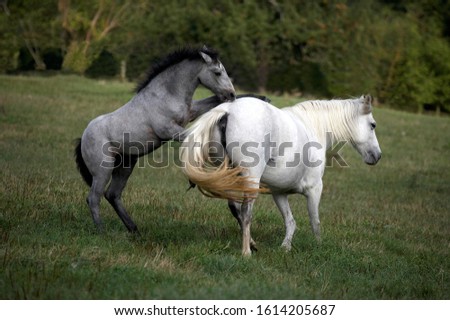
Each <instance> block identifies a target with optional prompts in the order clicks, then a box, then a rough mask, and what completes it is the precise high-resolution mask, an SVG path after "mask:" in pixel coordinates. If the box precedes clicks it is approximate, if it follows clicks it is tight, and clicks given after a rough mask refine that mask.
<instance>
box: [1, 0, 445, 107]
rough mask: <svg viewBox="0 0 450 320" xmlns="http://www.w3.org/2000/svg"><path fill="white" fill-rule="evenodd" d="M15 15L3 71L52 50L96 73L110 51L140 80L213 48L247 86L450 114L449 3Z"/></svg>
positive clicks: (81, 4)
mask: <svg viewBox="0 0 450 320" xmlns="http://www.w3.org/2000/svg"><path fill="white" fill-rule="evenodd" d="M8 8H9V9H8V13H9V14H6V11H5V10H3V11H4V12H2V13H0V32H2V34H4V35H6V36H4V37H3V38H4V39H5V40H3V41H2V42H1V43H0V72H6V71H13V70H15V69H17V68H19V69H20V68H21V65H22V64H19V63H18V60H17V59H18V58H19V56H20V58H23V57H28V58H30V57H31V58H32V60H30V61H32V63H31V64H29V66H32V67H33V68H35V69H45V68H47V66H46V64H47V63H46V61H45V59H44V57H43V53H44V52H46V51H47V50H49V48H51V49H52V50H54V49H58V50H59V52H61V53H62V56H63V62H62V69H64V70H66V71H70V72H76V73H80V74H86V72H87V70H89V69H90V68H91V65H92V64H93V63H94V61H96V62H95V63H96V64H98V62H99V61H98V58H99V55H100V54H101V52H105V51H108V52H110V53H111V54H112V55H113V56H114V59H115V60H117V61H118V62H119V63H120V65H121V66H123V69H122V72H124V71H125V67H126V75H127V77H128V78H129V79H132V80H134V79H136V78H138V77H140V76H141V75H142V74H144V73H145V71H146V70H147V69H148V68H149V66H150V65H151V64H152V63H153V62H154V61H155V59H157V58H158V57H160V56H162V55H164V54H166V53H167V52H168V51H170V50H173V49H175V48H178V47H181V46H185V45H186V44H190V45H203V44H207V45H210V46H213V47H215V48H216V49H218V50H219V51H220V52H221V54H222V60H223V62H224V64H225V65H226V67H227V69H228V71H229V73H230V75H231V76H232V77H233V79H234V82H235V83H236V84H237V85H238V86H239V87H241V88H245V89H247V90H258V91H266V90H268V91H277V92H293V93H296V94H300V95H315V96H326V97H348V96H356V95H360V94H362V93H371V94H372V95H374V96H376V97H377V98H378V100H379V101H380V102H382V103H385V104H388V105H390V106H392V107H394V108H400V109H404V110H408V111H419V112H421V111H422V110H423V109H424V108H428V109H430V108H431V109H434V110H441V111H446V112H448V111H449V108H450V107H449V101H450V89H448V88H449V68H450V66H449V65H450V59H449V58H448V57H449V51H450V49H449V46H450V42H449V39H450V29H449V25H450V14H449V12H450V4H449V2H448V1H444V0H427V1H419V0H414V1H390V0H365V1H349V0H326V1H325V0H321V1H315V0H314V1H313V0H306V1H293V0H270V1H258V0H231V1H230V0H219V1H217V0H206V1H194V0H181V1H180V0H154V1H144V0H138V1H131V0H119V1H117V0H98V1H70V0H44V1H39V2H37V1H35V0H32V1H22V0H17V1H13V2H10V3H9V5H8ZM24 51H26V52H28V53H27V54H26V55H25V56H24V55H23V52H24ZM20 52H22V53H21V54H20V55H19V53H20ZM90 70H92V69H90ZM116 72H118V71H116ZM122 76H123V75H122Z"/></svg>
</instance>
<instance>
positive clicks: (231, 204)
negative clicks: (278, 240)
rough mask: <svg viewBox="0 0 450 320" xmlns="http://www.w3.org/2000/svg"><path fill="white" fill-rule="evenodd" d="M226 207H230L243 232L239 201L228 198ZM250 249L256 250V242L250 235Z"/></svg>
mask: <svg viewBox="0 0 450 320" xmlns="http://www.w3.org/2000/svg"><path fill="white" fill-rule="evenodd" d="M228 208H230V211H231V214H232V215H233V216H234V217H235V218H236V220H237V221H238V223H239V227H240V228H241V232H243V225H242V220H241V203H239V202H237V201H233V200H228ZM250 249H251V250H252V251H258V249H257V248H256V242H255V241H254V240H253V238H252V237H250Z"/></svg>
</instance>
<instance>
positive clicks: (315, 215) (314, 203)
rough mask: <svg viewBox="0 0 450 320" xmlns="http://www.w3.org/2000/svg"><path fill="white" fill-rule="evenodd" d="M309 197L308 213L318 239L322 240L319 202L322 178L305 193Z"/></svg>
mask: <svg viewBox="0 0 450 320" xmlns="http://www.w3.org/2000/svg"><path fill="white" fill-rule="evenodd" d="M305 195H306V197H307V199H308V214H309V222H310V224H311V229H312V232H313V234H314V235H315V237H316V239H317V241H319V242H320V219H319V202H320V196H321V195H322V180H320V182H319V183H317V184H316V185H315V186H313V187H312V188H310V189H309V190H308V192H307V193H306V194H305Z"/></svg>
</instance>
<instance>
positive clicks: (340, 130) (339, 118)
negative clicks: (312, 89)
mask: <svg viewBox="0 0 450 320" xmlns="http://www.w3.org/2000/svg"><path fill="white" fill-rule="evenodd" d="M359 103H360V101H359V99H351V100H329V101H327V100H315V101H305V102H301V103H299V104H297V105H295V106H293V107H290V108H284V109H283V110H286V111H288V112H290V113H292V114H293V115H294V116H295V117H297V118H299V119H300V120H301V121H302V122H303V123H304V124H305V126H306V127H307V128H308V129H310V130H311V131H313V132H314V134H315V135H316V137H317V139H319V143H321V144H322V145H323V146H326V148H327V149H328V148H330V147H331V146H332V144H333V143H337V142H339V141H351V140H352V136H353V130H354V119H356V116H357V111H358V104H359Z"/></svg>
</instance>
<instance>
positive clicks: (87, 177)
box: [74, 138, 92, 187]
mask: <svg viewBox="0 0 450 320" xmlns="http://www.w3.org/2000/svg"><path fill="white" fill-rule="evenodd" d="M75 144H76V146H75V152H74V156H75V162H76V163H77V167H78V171H80V174H81V176H82V177H83V179H84V181H85V182H86V183H87V185H88V186H89V187H90V186H92V174H91V172H90V171H89V169H88V167H87V166H86V162H84V159H83V156H82V155H81V138H78V139H75Z"/></svg>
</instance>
